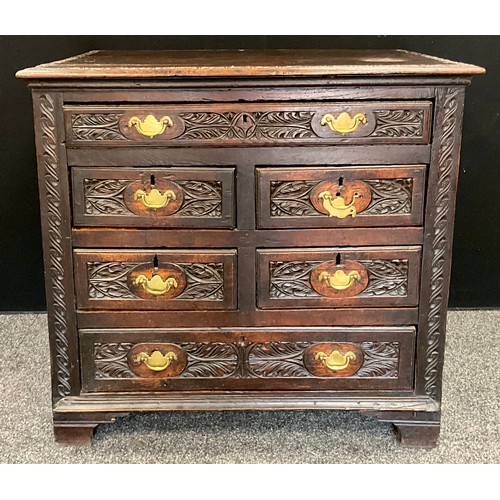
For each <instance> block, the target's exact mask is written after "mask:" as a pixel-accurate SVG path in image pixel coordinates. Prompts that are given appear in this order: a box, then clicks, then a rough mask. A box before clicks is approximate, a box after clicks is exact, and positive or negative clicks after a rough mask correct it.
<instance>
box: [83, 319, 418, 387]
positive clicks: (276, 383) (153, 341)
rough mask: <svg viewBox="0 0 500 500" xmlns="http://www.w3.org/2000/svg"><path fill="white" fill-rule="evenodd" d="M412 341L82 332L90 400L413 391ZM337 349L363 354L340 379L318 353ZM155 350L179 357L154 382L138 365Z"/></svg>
mask: <svg viewBox="0 0 500 500" xmlns="http://www.w3.org/2000/svg"><path fill="white" fill-rule="evenodd" d="M414 338H415V328H413V327H392V328H391V327H386V328H319V329H312V328H298V329H288V330H287V329H276V330H265V329H264V330H256V329H243V330H239V331H238V330H236V331H230V330H204V329H200V330H193V329H190V330H183V331H179V330H175V329H169V330H165V329H155V330H136V331H134V330H126V331H123V330H95V329H92V330H82V331H81V332H80V345H81V354H82V360H83V366H84V369H83V372H82V374H83V382H82V388H83V390H84V391H85V392H87V391H90V392H96V391H97V392H115V391H119V392H123V391H125V392H136V391H178V390H181V391H182V390H194V391H196V390H212V389H214V390H215V389H219V390H228V389H229V390H273V389H274V390H294V391H298V390H304V389H312V390H315V389H316V390H317V389H324V390H339V391H342V390H347V391H351V390H357V391H362V390H409V389H411V383H412V378H413V367H412V359H413V346H414ZM146 339H147V343H144V341H145V340H146ZM137 342H139V344H137ZM332 347H333V348H337V349H340V350H341V351H342V352H344V353H349V352H350V351H355V352H356V353H357V354H358V357H357V360H356V359H353V360H352V361H353V363H352V365H351V367H350V368H348V369H344V371H343V372H341V371H338V372H337V373H336V375H337V376H334V377H332V376H331V373H325V370H322V368H321V366H322V362H321V361H319V360H315V357H314V356H315V354H316V353H318V352H320V351H327V353H328V354H331V350H332ZM153 350H159V351H160V352H161V353H162V354H166V353H168V352H172V353H175V354H176V355H177V356H176V359H175V360H173V361H172V363H171V365H170V366H169V367H168V368H167V369H165V370H164V371H160V372H156V373H154V374H151V370H149V369H148V368H147V367H144V365H139V367H138V363H137V362H136V361H135V360H136V356H137V354H138V353H140V352H144V351H146V353H147V354H150V353H151V352H152V351H153ZM351 354H352V352H351ZM172 370H173V371H172Z"/></svg>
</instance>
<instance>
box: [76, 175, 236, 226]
mask: <svg viewBox="0 0 500 500" xmlns="http://www.w3.org/2000/svg"><path fill="white" fill-rule="evenodd" d="M71 172H72V181H73V183H72V184H73V222H74V225H75V226H103V227H113V226H117V227H120V228H123V227H160V228H182V227H188V228H204V229H207V228H232V227H234V222H235V221H234V219H235V217H234V208H233V207H234V201H233V200H234V177H235V170H234V168H217V169H215V168H203V169H201V168H189V169H186V168H151V169H143V168H135V169H131V168H120V169H115V168H112V169H111V168H80V167H75V168H73V169H72V170H71ZM152 182H154V184H151V183H152ZM153 188H154V189H157V190H158V191H159V192H160V193H161V194H162V195H165V193H168V192H169V191H171V192H172V193H173V194H174V196H170V199H168V201H167V204H166V205H165V206H164V207H161V208H158V209H153V208H149V207H148V206H147V205H146V204H145V203H144V202H143V201H142V199H141V198H138V197H137V195H136V193H137V191H139V190H142V191H144V192H145V193H146V194H148V193H150V192H151V190H152V189H153Z"/></svg>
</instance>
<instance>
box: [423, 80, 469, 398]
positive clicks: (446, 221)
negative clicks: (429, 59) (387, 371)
mask: <svg viewBox="0 0 500 500" xmlns="http://www.w3.org/2000/svg"><path fill="white" fill-rule="evenodd" d="M464 93H465V88H464V87H463V86H461V87H442V88H438V89H437V90H436V114H435V118H434V130H435V140H434V144H433V146H432V156H431V165H430V173H429V180H428V190H427V214H426V221H427V222H426V225H425V234H424V238H425V240H424V254H423V257H422V278H421V295H420V304H421V307H420V318H419V332H418V333H419V335H418V345H417V371H416V390H417V393H418V394H423V395H426V396H429V397H430V398H432V399H433V400H434V401H436V403H440V401H441V383H440V380H441V373H442V369H443V354H444V340H445V333H446V313H447V307H448V296H449V286H450V272H451V252H452V246H453V225H454V218H455V193H456V190H457V181H458V167H459V160H460V145H461V135H462V134H461V132H462V116H463V106H464Z"/></svg>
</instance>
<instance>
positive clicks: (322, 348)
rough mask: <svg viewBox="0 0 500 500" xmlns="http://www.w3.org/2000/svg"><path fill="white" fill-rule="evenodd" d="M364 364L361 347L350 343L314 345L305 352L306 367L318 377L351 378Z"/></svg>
mask: <svg viewBox="0 0 500 500" xmlns="http://www.w3.org/2000/svg"><path fill="white" fill-rule="evenodd" d="M330 360H331V361H330ZM340 360H342V361H343V364H341V363H340ZM363 362H364V358H363V351H362V350H361V348H360V347H359V345H357V344H352V343H348V342H339V343H333V342H325V343H321V344H314V345H312V346H311V347H308V348H307V349H306V350H305V351H304V366H305V367H306V368H307V369H308V370H309V371H310V372H311V373H312V374H313V375H315V376H316V377H350V376H352V375H354V374H355V373H356V372H357V371H358V370H359V369H360V368H361V367H362V366H363ZM328 365H329V366H330V368H329V367H328Z"/></svg>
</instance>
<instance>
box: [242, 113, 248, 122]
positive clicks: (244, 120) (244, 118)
mask: <svg viewBox="0 0 500 500" xmlns="http://www.w3.org/2000/svg"><path fill="white" fill-rule="evenodd" d="M247 122H248V116H247V115H243V123H247Z"/></svg>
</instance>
